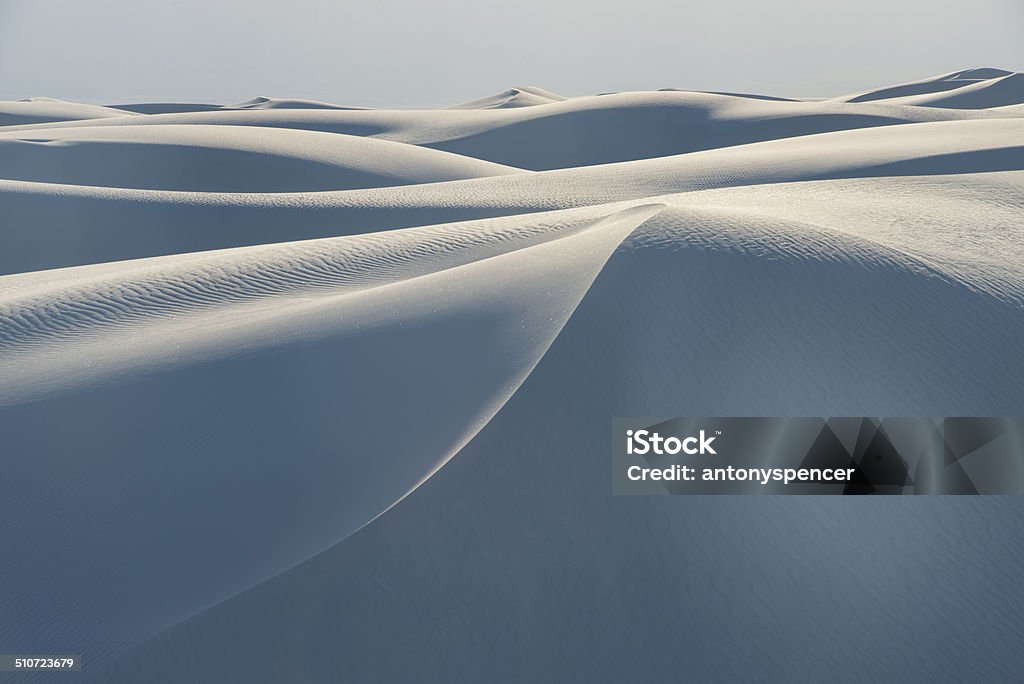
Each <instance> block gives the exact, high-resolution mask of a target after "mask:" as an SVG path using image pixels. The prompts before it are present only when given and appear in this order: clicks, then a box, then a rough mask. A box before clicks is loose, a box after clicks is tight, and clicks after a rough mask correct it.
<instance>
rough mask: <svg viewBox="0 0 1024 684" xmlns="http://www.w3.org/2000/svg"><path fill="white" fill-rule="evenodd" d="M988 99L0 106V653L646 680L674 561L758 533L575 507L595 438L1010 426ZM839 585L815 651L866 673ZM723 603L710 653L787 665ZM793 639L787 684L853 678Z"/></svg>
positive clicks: (1018, 295)
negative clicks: (848, 629)
mask: <svg viewBox="0 0 1024 684" xmlns="http://www.w3.org/2000/svg"><path fill="white" fill-rule="evenodd" d="M1020 83H1021V75H1020V74H1015V73H1011V72H1006V71H1002V70H998V69H971V70H966V71H961V72H955V73H952V74H946V75H943V76H939V77H936V78H933V79H926V80H923V81H920V82H916V83H910V84H903V85H898V86H889V87H884V88H879V89H875V90H872V91H870V92H864V93H858V94H854V95H847V96H843V97H838V98H834V99H830V100H822V101H799V100H789V99H785V98H770V97H760V96H749V95H730V94H722V93H701V92H691V91H676V90H666V91H656V92H634V93H621V94H610V95H602V96H590V97H577V98H566V97H563V96H561V95H557V94H555V93H551V92H548V91H545V90H542V89H540V88H532V87H519V88H513V89H510V90H507V91H504V92H500V93H499V94H498V95H495V96H491V97H484V98H481V99H479V100H474V101H470V102H466V103H463V104H459V105H454V106H452V107H450V108H446V109H438V110H370V109H358V108H350V107H345V106H341V105H331V104H329V103H324V102H318V101H314V100H299V99H273V98H262V97H261V98H256V99H254V100H252V101H250V102H243V103H238V104H233V105H216V104H193V103H166V102H165V103H154V104H146V103H141V104H122V105H114V106H112V107H100V106H95V105H78V104H75V103H68V102H60V101H54V100H46V99H33V100H31V101H27V102H20V101H19V102H3V103H0V217H2V224H0V434H2V435H3V451H2V452H0V453H2V456H0V459H2V463H0V465H2V471H0V520H3V521H4V524H3V525H2V526H0V548H3V549H4V550H5V554H7V557H9V558H15V559H17V560H18V562H17V563H15V564H7V565H5V566H4V567H3V568H0V577H2V581H3V584H2V585H0V653H18V652H25V651H26V650H27V651H33V652H34V651H38V650H39V649H38V644H42V643H45V644H54V645H57V646H58V647H59V648H60V649H63V650H65V651H67V652H69V653H79V652H80V653H82V654H83V655H84V657H85V659H86V662H87V663H88V664H89V667H88V668H87V670H85V671H83V673H82V675H81V677H82V681H96V682H119V681H123V682H134V681H168V682H173V681H233V680H234V681H267V680H268V678H269V679H273V680H276V681H289V680H290V681H322V680H332V679H333V677H334V676H335V675H336V674H337V673H339V672H343V673H344V675H345V677H346V678H347V679H348V680H351V681H465V680H467V679H469V680H479V681H490V680H494V681H508V680H519V681H593V680H595V679H607V678H608V677H614V678H618V679H635V680H643V681H656V680H669V679H676V678H679V676H680V672H681V670H680V669H679V668H680V667H682V665H681V664H680V663H679V662H678V661H677V660H676V659H674V658H673V656H672V655H671V653H672V651H671V649H670V648H669V645H670V643H671V642H672V640H673V639H675V638H676V636H678V630H679V629H681V628H680V625H679V617H680V616H678V615H674V614H673V611H674V608H672V606H671V605H668V604H664V603H663V602H664V601H666V600H668V599H670V598H672V597H675V598H677V599H679V600H680V601H684V599H685V601H684V602H685V603H686V604H687V605H690V606H697V607H698V609H699V607H700V606H701V605H703V603H702V601H703V600H704V599H703V598H702V595H701V594H700V593H699V588H697V587H689V586H687V585H686V584H685V583H683V582H681V580H680V577H681V573H682V570H681V569H682V568H698V569H699V571H700V572H702V573H703V574H704V575H707V576H710V575H713V574H715V573H719V574H721V573H725V575H729V573H734V572H736V571H734V570H732V569H730V568H731V566H729V565H728V564H724V565H715V567H714V568H712V567H711V566H710V565H708V564H707V563H705V562H704V561H702V560H701V559H702V558H706V557H710V552H709V549H708V547H707V546H706V545H705V546H700V545H698V546H696V547H691V546H689V545H687V544H682V543H675V542H674V541H673V540H674V539H682V538H685V537H686V534H687V530H688V529H690V528H689V527H688V526H690V525H706V526H708V527H710V528H715V529H718V528H717V527H716V526H719V527H720V528H721V529H720V534H719V535H718V536H727V535H730V534H737V535H740V536H742V535H744V534H746V533H745V532H744V531H743V530H735V529H731V528H730V527H729V525H728V523H727V522H723V521H724V520H727V519H728V518H727V517H726V518H718V517H716V516H715V511H721V512H728V511H737V510H739V509H741V508H742V509H743V510H744V515H745V516H747V517H758V518H760V517H761V516H763V515H764V514H763V513H762V512H759V511H758V510H756V509H755V508H753V504H751V503H749V502H735V501H734V502H722V503H721V504H717V503H716V504H714V505H713V506H712V505H708V506H706V507H705V508H702V509H696V508H691V509H687V510H688V511H689V513H690V514H692V516H691V517H688V516H684V515H680V514H679V511H680V510H681V509H682V507H684V506H686V505H687V504H685V503H681V502H680V501H679V500H664V499H660V498H641V497H637V498H633V499H630V500H629V502H628V505H626V504H624V503H622V502H621V501H618V500H614V499H612V497H611V495H610V491H609V484H610V483H609V477H608V436H609V428H610V419H611V417H612V416H624V415H880V414H881V415H1019V414H1021V412H1022V411H1024V389H1022V388H1024V351H1022V350H1024V90H1022V89H1021V88H1020ZM965 467H969V464H967V465H965ZM761 505H762V506H765V505H767V506H770V507H771V508H770V511H771V515H773V516H775V518H773V520H778V521H780V522H779V523H778V524H779V525H789V526H797V527H799V526H800V525H804V524H806V521H807V518H806V514H807V512H808V510H809V509H810V508H813V509H814V520H831V519H832V517H833V516H836V517H837V519H842V520H843V521H844V524H845V525H858V524H864V525H868V524H871V525H875V526H883V524H884V526H886V529H887V530H888V531H889V532H891V533H892V534H897V533H898V532H899V530H900V529H903V528H901V527H900V526H901V525H906V526H911V525H912V524H913V522H914V518H913V516H914V515H916V514H915V513H911V514H910V517H909V518H907V519H901V520H897V521H895V522H894V521H893V520H891V519H886V520H884V521H880V520H879V519H876V518H875V517H872V516H875V515H876V514H875V513H873V512H870V511H867V510H866V509H858V510H856V511H853V510H852V509H844V511H845V512H844V511H840V512H836V511H835V510H834V509H831V508H826V507H825V505H824V504H821V503H813V502H812V503H807V502H804V503H802V504H801V506H802V507H798V506H797V504H795V503H793V502H786V501H783V502H772V503H770V504H763V503H762V504H761ZM716 507H717V508H716ZM929 510H930V513H929V515H933V516H939V517H942V516H953V513H949V512H948V511H947V512H943V511H941V510H938V509H935V508H932V509H929ZM844 516H845V517H844ZM861 516H864V517H865V519H866V520H867V519H869V520H867V522H864V521H862V519H861ZM896 517H899V516H896ZM949 519H950V527H951V529H953V528H956V521H955V520H953V519H952V518H949ZM820 524H822V525H824V524H826V523H820ZM837 524H838V523H837ZM800 529H802V530H804V532H803V533H804V534H806V535H808V537H809V538H813V539H814V540H816V541H815V543H817V544H818V546H817V547H816V548H821V549H822V551H821V553H822V554H823V555H824V557H825V558H826V559H827V561H828V563H829V564H830V565H834V564H837V563H840V564H841V563H845V562H847V561H849V562H851V563H852V562H853V560H854V559H856V558H861V557H864V556H870V554H871V553H872V550H871V549H869V548H865V547H863V546H857V545H853V546H843V545H841V544H836V545H829V544H828V543H827V539H831V538H832V537H831V536H830V537H828V538H827V539H826V538H825V537H824V536H819V532H820V530H821V529H823V528H819V527H814V526H811V527H809V528H803V527H801V528H800ZM889 532H886V533H889ZM821 534H822V535H823V534H824V533H823V532H822V533H821ZM910 536H911V535H909V533H908V537H910ZM744 539H745V544H744V545H743V546H744V549H745V550H746V551H748V552H750V553H753V554H754V555H755V556H756V557H761V556H757V552H758V549H760V548H761V545H762V543H767V542H763V540H762V539H761V538H760V537H756V538H753V537H752V538H745V537H744ZM787 539H788V537H787ZM706 543H710V542H706ZM773 543H775V544H776V545H777V546H776V547H774V548H776V549H781V551H779V553H781V554H783V555H784V556H785V557H787V558H791V560H793V565H794V566H796V567H800V568H804V569H805V570H804V571H806V572H807V573H809V574H813V572H814V568H815V567H816V564H818V565H820V564H821V563H823V562H824V561H822V560H821V559H817V558H811V559H807V558H805V557H803V556H801V555H800V554H801V553H802V551H801V549H802V548H805V547H801V546H798V545H796V544H794V545H793V546H787V544H788V541H787V540H786V539H780V538H777V539H774V541H773ZM900 543H903V542H902V541H901V542H900ZM906 543H910V544H914V543H923V542H919V541H917V540H916V539H912V540H911V541H908V542H906ZM716 553H717V556H716V557H719V558H721V557H724V555H726V554H728V553H734V552H732V551H728V550H723V549H717V551H716ZM735 553H738V551H737V552H735ZM708 562H710V561H708ZM878 562H879V563H882V564H884V563H885V562H886V559H879V561H878ZM713 565H714V564H713ZM737 565H739V563H738V562H737ZM723 568H724V569H723ZM918 571H920V572H921V573H922V574H926V569H924V568H918V569H915V573H916V572H918ZM787 572H788V571H787ZM779 573H780V574H779V577H781V576H782V570H781V569H780V570H779ZM915 577H916V575H915ZM844 581H846V582H847V590H848V591H846V592H844V594H843V595H842V596H834V595H830V596H832V600H833V601H838V602H839V603H840V605H839V606H837V607H834V609H835V610H837V611H840V612H844V611H845V614H846V616H847V617H848V619H851V620H854V621H856V620H858V619H859V618H858V616H859V615H860V614H861V613H862V612H863V611H872V610H876V611H881V612H882V614H883V616H884V617H883V619H884V620H890V621H891V622H892V626H893V629H894V630H896V631H899V624H900V623H899V614H898V613H893V614H892V615H890V614H889V613H887V612H885V610H884V608H885V604H884V601H882V599H880V598H878V597H877V596H873V595H872V594H871V591H870V590H871V586H872V584H871V582H872V580H871V577H870V576H869V575H862V574H856V575H851V576H849V577H846V578H844ZM907 582H908V584H912V581H911V580H909V579H908V581H907ZM804 589H805V590H806V591H809V592H814V591H821V592H825V593H827V587H826V586H825V585H824V584H820V585H819V584H814V582H812V581H808V582H806V583H805V586H804ZM737 591H738V592H739V595H740V596H741V597H742V599H743V600H744V601H746V602H748V603H745V604H744V605H748V604H749V606H750V610H749V612H748V614H749V615H752V616H753V617H752V619H751V620H750V621H749V623H745V624H744V625H742V626H741V627H739V628H737V629H738V630H739V632H740V637H739V638H743V637H744V636H745V637H748V638H750V640H751V641H753V638H752V635H754V634H755V633H756V634H759V635H760V639H761V642H765V640H768V641H770V642H772V643H773V644H774V645H775V646H778V647H779V648H780V649H782V648H788V647H789V642H788V641H787V639H788V638H789V637H787V636H786V635H785V634H775V633H774V632H773V631H772V629H771V626H772V624H773V623H772V616H771V614H770V606H771V605H772V603H770V602H765V601H764V600H763V599H762V598H761V596H760V594H757V593H756V592H755V591H754V590H753V589H752V590H751V593H750V594H747V593H745V591H746V589H743V588H741V589H738V590H737ZM773 591H775V592H776V593H777V594H780V595H783V596H788V597H789V598H790V599H791V600H792V601H794V602H795V603H798V604H799V603H800V601H801V600H803V599H804V595H802V594H799V593H795V590H794V589H791V588H790V586H789V584H786V583H782V582H781V580H779V585H778V586H774V587H773ZM791 591H792V592H794V593H792V594H787V592H791ZM847 594H849V595H850V596H854V595H856V596H859V597H860V598H859V599H858V600H860V601H862V602H865V603H861V604H857V605H856V606H855V605H852V604H849V603H848V602H847V599H846V598H844V597H845V596H846V595H847ZM666 596H667V597H668V599H667V598H666ZM776 598H778V596H777V597H776ZM829 605H831V604H829ZM659 606H664V607H662V608H659ZM916 609H918V610H921V611H923V614H924V616H925V618H927V619H931V620H932V621H933V622H938V621H940V619H941V618H942V616H943V611H944V610H945V609H946V608H945V607H944V606H942V605H934V604H928V605H923V606H916ZM984 609H985V611H986V616H987V617H986V619H988V620H990V621H992V622H994V623H998V624H1003V623H1006V624H1008V625H1009V624H1013V621H1014V620H1016V619H1018V618H1017V617H1016V612H1015V610H1014V608H1013V606H1012V605H1004V604H1003V603H1000V602H998V601H993V602H992V603H991V604H988V605H986V606H984ZM808 610H809V611H810V617H809V618H808V619H809V620H810V621H812V622H813V621H815V620H817V621H819V622H822V624H825V623H827V622H828V619H827V618H826V617H823V616H822V615H821V614H819V613H816V612H814V611H813V610H811V609H808ZM637 611H639V612H640V614H642V615H643V620H642V621H641V620H640V619H639V618H637V617H636V615H634V613H637ZM631 615H632V616H633V617H632V618H631V617H630V616H631ZM609 616H615V618H614V619H611V618H610V617H609ZM925 618H922V619H925ZM641 623H642V624H641ZM624 625H630V627H629V628H626V627H625V626H624ZM812 631H814V632H815V633H814V634H811V635H809V636H807V635H805V636H806V638H807V639H808V640H809V641H810V642H811V643H812V646H814V647H815V648H814V649H812V650H813V652H814V653H815V654H816V655H813V656H808V659H807V660H806V662H805V664H806V665H807V666H808V667H809V668H810V669H811V670H814V669H815V667H816V664H818V665H820V666H821V667H822V668H823V667H824V665H821V664H822V663H827V662H829V661H828V659H829V658H831V657H833V656H834V655H835V654H836V652H837V650H838V652H839V654H840V655H841V656H842V657H849V658H851V659H852V658H855V657H856V648H855V644H853V645H849V646H847V645H844V644H845V642H844V643H838V644H837V643H836V641H835V640H834V639H833V638H832V637H830V636H828V632H829V630H828V629H824V628H822V629H820V630H812ZM765 633H768V634H769V635H770V636H768V637H765V636H764V634H765ZM1005 633H1006V635H1007V637H1006V639H1007V643H1006V644H1004V645H1005V646H1006V648H1011V647H1012V645H1013V644H1011V643H1010V642H1011V641H1013V634H1014V632H1013V630H1012V629H1006V630H1005ZM684 636H685V635H684ZM917 638H918V637H917V636H916V633H915V634H909V633H908V634H907V641H908V642H912V641H914V639H917ZM385 642H386V643H401V644H402V646H403V648H400V649H397V648H390V647H386V646H385V645H384V644H385ZM503 644H504V647H507V649H509V650H502V649H503V648H504V647H503V646H502V645H503ZM995 646H1000V645H999V644H996V645H995ZM995 646H994V647H995ZM921 648H924V649H927V648H931V647H930V646H928V645H927V644H925V645H923V646H921ZM830 649H831V650H830ZM186 652H187V653H188V657H187V658H186V657H183V656H182V655H181V654H183V653H186ZM512 652H514V653H515V655H514V657H513V656H512V655H510V653H512ZM830 653H831V654H832V655H829V654H830ZM308 654H315V655H311V656H310V657H306V656H307V655H308ZM719 655H720V656H721V660H723V661H727V658H726V657H725V656H726V654H725V653H724V652H723V653H722V654H719ZM716 657H717V656H716ZM836 657H838V656H836ZM894 657H896V656H895V655H894ZM816 659H817V660H816ZM936 662H939V661H936ZM766 663H767V664H766V667H775V668H776V670H775V671H777V673H778V672H781V670H779V669H778V668H782V667H783V666H782V665H779V664H777V663H775V664H773V663H772V661H771V659H770V658H768V657H767V656H766ZM712 665H713V663H712V661H711V660H709V661H708V662H707V663H703V664H698V665H695V666H694V667H697V668H698V672H700V673H702V674H704V675H707V674H708V673H710V672H718V673H719V674H721V673H722V670H715V669H714V668H713V667H712ZM982 667H983V668H984V667H988V668H989V670H988V671H986V672H981V674H982V675H986V674H987V675H989V678H994V679H998V678H999V676H1000V675H1001V674H1005V673H1004V672H1003V671H1002V670H1001V669H1000V668H1002V667H1003V665H1001V664H1000V662H998V661H992V662H990V663H988V664H985V665H982ZM699 668H704V669H703V670H700V669H699ZM467 673H469V674H467ZM918 674H920V675H921V676H930V677H933V678H935V677H941V676H942V675H943V673H942V672H938V671H935V672H930V673H929V672H924V673H920V672H919V673H918ZM723 676H724V675H723ZM780 676H781V675H780Z"/></svg>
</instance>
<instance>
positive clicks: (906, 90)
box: [839, 69, 1024, 109]
mask: <svg viewBox="0 0 1024 684" xmlns="http://www.w3.org/2000/svg"><path fill="white" fill-rule="evenodd" d="M839 99H840V100H842V101H845V102H878V101H886V102H890V103H892V104H901V105H915V106H919V107H946V108H950V109H988V108H992V107H1003V106H1006V105H1017V104H1024V74H1019V73H1015V72H1012V71H1004V70H1002V69H968V70H966V71H957V72H954V73H952V74H943V75H942V76H936V77H935V78H931V79H926V80H923V81H915V82H913V83H906V84H903V85H898V86H892V87H889V88H882V89H879V90H873V91H869V92H866V93H861V94H859V95H854V96H852V97H845V98H839Z"/></svg>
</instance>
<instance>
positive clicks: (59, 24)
mask: <svg viewBox="0 0 1024 684" xmlns="http://www.w3.org/2000/svg"><path fill="white" fill-rule="evenodd" d="M976 66H994V67H1001V68H1005V69H1014V70H1019V69H1024V3H1021V2H1020V0H957V1H953V0H858V1H849V2H842V3H834V2H827V1H825V0H790V1H787V2H783V1H772V0H717V1H716V0H703V1H701V2H686V1H685V0H684V1H681V2H680V1H674V0H629V1H628V2H606V1H603V0H590V1H587V0H562V1H560V0H518V1H515V0H505V1H497V2H492V1H487V0H450V1H440V2H427V1H425V0H348V1H345V0H342V1H328V0H292V1H289V2H266V1H263V0H248V1H243V0H229V1H221V2H214V1H213V0H165V1H164V2H129V1H127V0H88V1H83V0H0V98H4V99H11V98H22V97H28V96H33V95H45V96H50V97H57V98H62V99H73V100H83V101H90V102H108V103H114V102H126V101H132V100H136V101H137V100H154V99H177V100H182V99H191V100H207V101H216V102H231V101H239V100H244V99H248V98H251V97H255V96H257V95H269V96H275V97H305V98H314V99H323V100H329V101H333V102H340V103H346V104H356V105H370V106H384V105H393V106H405V107H408V106H414V105H440V104H453V103H455V102H459V101H462V100H467V99H471V98H474V97H478V96H482V95H487V94H490V93H492V92H497V91H499V90H503V89H505V88H507V87H509V86H512V85H520V84H529V85H538V86H541V87H544V88H548V89H550V90H554V91H556V92H561V93H564V94H567V95H581V94H587V93H596V92H603V91H614V90H632V89H652V88H661V87H678V88H692V89H709V90H733V91H746V92H761V93H770V94H778V95H795V96H826V95H839V94H842V93H844V92H849V91H855V90H858V89H862V88H867V87H872V86H877V85H882V84H885V83H892V82H898V81H905V80H912V79H917V78H922V77H925V76H929V75H933V74H937V73H940V72H944V71H953V70H956V69H964V68H969V67H976Z"/></svg>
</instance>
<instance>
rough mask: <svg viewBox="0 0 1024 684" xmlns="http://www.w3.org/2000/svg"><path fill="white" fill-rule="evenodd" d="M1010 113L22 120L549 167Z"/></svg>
mask: <svg viewBox="0 0 1024 684" xmlns="http://www.w3.org/2000/svg"><path fill="white" fill-rule="evenodd" d="M1013 115H1014V114H1013V113H1009V112H1000V111H998V110H996V111H989V110H961V109H941V108H935V107H927V108H925V107H913V106H907V105H899V104H889V103H887V102H867V103H859V104H850V103H846V102H835V101H823V102H797V101H787V100H765V99H752V98H749V97H744V96H734V95H719V94H713V93H698V92H681V91H659V92H637V93H616V94H610V95H604V96H599V97H598V96H595V97H578V98H572V99H570V100H565V101H562V102H553V103H550V104H544V105H535V106H530V107H515V108H489V109H443V110H330V109H316V110H310V109H242V110H230V109H227V110H218V111H204V112H183V113H170V114H153V115H149V116H146V117H137V116H133V117H120V118H115V119H107V120H98V121H90V122H84V123H74V122H72V123H69V124H63V123H62V124H40V125H38V126H31V127H29V128H26V127H19V128H16V129H11V130H16V131H18V132H23V131H24V130H29V129H31V130H37V129H39V128H40V127H42V128H47V127H62V128H63V127H69V126H72V127H73V126H80V125H88V126H130V125H154V124H160V125H165V124H175V125H181V124H213V125H231V126H260V127H269V128H293V129H302V130H313V131H326V132H330V133H344V134H348V135H361V136H373V137H377V138H383V139H386V140H394V141H397V142H404V143H411V144H415V145H425V146H428V147H433V148H435V149H440V150H445V151H449V152H454V153H456V154H461V155H465V156H470V157H476V158H478V159H484V160H487V161H492V162H496V163H499V164H507V165H509V166H515V167H519V168H524V169H530V170H535V171H539V170H549V169H557V168H568V167H576V166H585V165H593V164H606V163H612V162H619V161H629V160H634V159H645V158H654V157H663V156H667V155H672V154H682V153H688V152H694V151H699V150H706V149H713V148H718V147H727V146H732V145H741V144H745V143H751V142H759V141H764V140H775V139H779V138H791V137H797V136H803V135H811V134H814V133H825V132H830V131H839V130H849V129H854V128H866V127H875V126H888V125H899V124H904V123H922V122H935V121H960V120H966V119H991V118H998V117H1006V116H1013Z"/></svg>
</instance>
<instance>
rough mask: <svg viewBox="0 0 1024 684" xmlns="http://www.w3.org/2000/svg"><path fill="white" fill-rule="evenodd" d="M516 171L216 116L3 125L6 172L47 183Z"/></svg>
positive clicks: (1, 162) (416, 179) (172, 184)
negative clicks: (30, 128)
mask: <svg viewBox="0 0 1024 684" xmlns="http://www.w3.org/2000/svg"><path fill="white" fill-rule="evenodd" d="M518 171H519V170H518V169H513V168H509V167H506V166H501V165H498V164H493V163H491V162H485V161H480V160H478V159H472V158H467V157H460V156H457V155H454V154H449V153H446V152H440V151H437V150H428V149H424V148H422V147H417V146H414V145H406V144H403V143H395V142H390V141H387V140H377V139H373V138H362V137H357V136H348V135H338V134H331V133H320V132H315V131H302V130H284V129H277V128H272V129H261V128H253V127H249V126H209V125H192V126H183V125H165V126H127V127H108V128H95V127H81V128H48V129H46V130H44V131H38V132H35V133H27V132H24V131H21V132H19V131H14V132H5V131H3V130H2V129H0V178H5V179H12V180H29V181H36V182H43V183H65V184H78V185H89V186H104V187H114V188H149V189H160V190H193V191H204V192H296V191H302V190H350V189H357V188H376V187H384V186H388V187H391V186H397V185H406V184H409V183H435V182H439V181H450V180H461V179H465V178H479V177H482V176H490V175H498V174H506V173H516V172H518Z"/></svg>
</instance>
